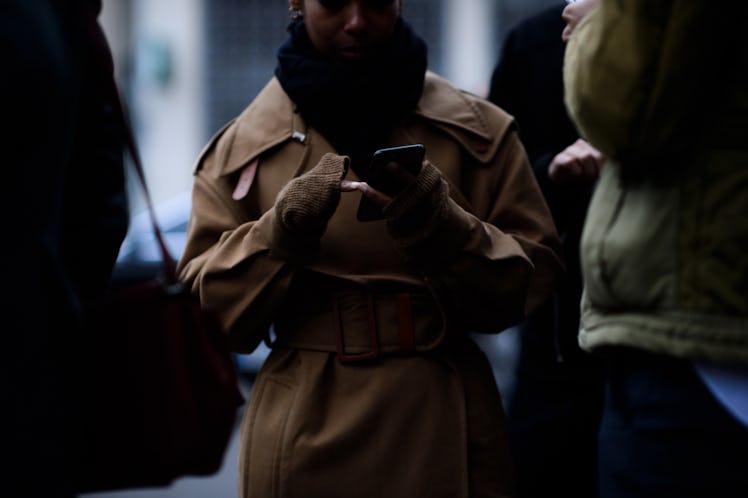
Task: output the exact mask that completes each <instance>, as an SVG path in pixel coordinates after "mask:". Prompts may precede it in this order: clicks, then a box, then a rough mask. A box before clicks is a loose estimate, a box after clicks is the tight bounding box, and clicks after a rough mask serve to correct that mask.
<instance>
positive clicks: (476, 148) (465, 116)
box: [206, 71, 511, 176]
mask: <svg viewBox="0 0 748 498" xmlns="http://www.w3.org/2000/svg"><path fill="white" fill-rule="evenodd" d="M476 99H478V98H477V97H475V96H473V97H469V96H468V95H467V94H465V93H464V92H462V91H460V90H458V89H456V88H455V87H453V86H452V85H451V84H449V83H448V82H447V81H446V80H445V79H444V78H442V77H440V76H438V75H436V74H434V73H432V72H430V71H429V72H427V73H426V79H425V83H424V91H423V96H422V97H421V100H420V101H419V103H418V106H417V108H416V110H415V114H416V116H419V117H422V118H424V119H426V120H427V121H430V122H432V124H433V125H434V126H436V127H438V128H441V129H442V130H443V131H445V132H447V133H448V134H449V135H451V136H452V137H453V138H455V139H456V140H457V141H458V142H460V143H462V144H463V146H464V147H465V148H466V149H467V150H468V151H469V152H470V153H471V154H472V155H473V156H474V157H475V158H476V159H478V160H479V161H481V162H483V163H487V162H488V161H490V159H491V158H492V157H493V154H494V153H495V152H496V149H497V147H498V144H499V142H500V140H501V137H502V136H503V135H504V132H505V131H506V129H507V128H508V127H509V124H510V123H511V119H510V118H507V119H504V120H503V121H505V122H506V124H505V125H504V126H503V127H500V129H499V133H497V127H496V126H495V123H494V125H493V126H489V120H490V119H494V120H495V119H496V118H495V117H492V118H491V117H489V116H488V115H487V114H486V113H485V110H484V109H482V108H481V106H480V105H476ZM483 105H487V104H486V103H483ZM489 105H490V104H489ZM490 130H493V133H491V132H490ZM307 132H308V130H307V124H306V123H305V122H304V119H303V118H302V117H301V115H300V114H299V113H298V112H296V110H295V106H294V103H293V102H292V101H291V99H289V98H288V96H287V95H286V93H285V92H284V91H283V88H282V87H281V85H280V83H279V82H278V80H277V79H276V78H275V77H273V78H272V79H271V80H270V81H269V82H268V84H267V85H266V86H265V88H263V89H262V91H261V92H260V93H259V94H258V95H257V97H256V98H255V100H254V101H253V102H252V104H250V105H249V107H247V108H246V109H245V110H244V111H243V112H242V113H241V114H240V115H239V116H238V117H237V118H236V119H234V120H233V121H232V122H230V123H229V124H227V125H226V126H225V127H224V128H223V129H221V130H220V131H219V132H218V133H217V134H216V135H215V136H214V138H213V139H212V140H211V142H210V143H209V144H208V146H207V147H206V149H209V148H212V147H215V149H216V155H217V160H218V164H219V165H220V167H219V171H218V176H224V175H228V174H231V173H233V172H235V171H238V170H239V169H240V168H242V167H244V166H246V165H247V164H249V163H251V162H252V161H253V160H254V159H256V158H257V157H258V156H260V154H262V153H263V152H266V151H267V150H270V149H272V148H273V147H276V146H278V145H280V144H282V143H284V142H286V141H289V140H296V141H298V142H301V143H305V141H306V137H307Z"/></svg>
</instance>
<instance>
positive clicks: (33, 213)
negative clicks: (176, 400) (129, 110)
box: [0, 0, 128, 497]
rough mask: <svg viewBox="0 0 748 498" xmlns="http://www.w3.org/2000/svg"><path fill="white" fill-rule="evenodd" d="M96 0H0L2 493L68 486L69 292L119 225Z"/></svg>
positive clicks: (108, 250)
mask: <svg viewBox="0 0 748 498" xmlns="http://www.w3.org/2000/svg"><path fill="white" fill-rule="evenodd" d="M98 8H100V5H98V2H86V1H83V0H81V1H80V2H78V1H62V0H60V1H54V0H40V1H34V2H29V1H27V0H17V1H3V2H1V3H0V47H2V49H1V50H2V65H3V70H2V72H3V76H2V77H1V78H0V98H1V99H2V109H3V117H4V121H5V126H4V131H3V133H2V134H0V144H1V147H2V150H3V163H2V164H3V181H2V186H1V187H0V189H1V191H0V213H2V216H3V232H4V234H5V236H4V238H3V243H2V244H0V248H1V249H0V251H2V252H1V253H0V265H1V266H0V275H2V278H3V289H4V291H3V296H2V299H0V316H2V320H3V322H2V325H0V328H2V332H3V341H4V343H3V348H2V349H3V351H4V354H3V359H2V362H1V363H2V365H3V369H4V370H3V378H4V379H6V380H7V379H11V382H12V385H10V386H3V388H2V391H3V407H4V412H5V415H8V416H9V418H10V422H9V423H8V424H3V430H4V431H7V434H5V433H4V435H3V437H2V440H3V450H4V453H5V454H6V455H7V456H8V457H9V458H8V462H9V465H10V467H6V468H5V469H4V475H5V476H8V478H7V479H4V483H3V488H4V492H5V493H7V494H8V495H9V496H11V495H12V496H48V497H57V496H72V494H73V490H72V488H73V484H72V483H71V477H72V475H73V474H72V472H71V465H72V463H73V460H74V457H73V454H74V451H73V441H72V437H71V425H72V422H73V420H75V418H76V417H75V414H74V408H75V405H74V403H72V402H71V385H70V369H71V366H72V365H74V364H75V360H74V353H75V351H76V339H77V336H78V333H79V331H80V330H81V320H82V316H81V303H80V298H81V296H82V295H85V294H90V293H93V292H96V291H97V290H100V289H101V288H102V287H104V286H105V285H106V283H107V282H108V279H109V275H110V272H111V270H112V266H113V264H114V261H115V258H116V256H117V252H118V249H119V245H120V243H121V242H122V239H123V238H124V235H125V231H126V228H127V219H128V216H127V207H126V200H125V193H124V172H123V163H122V146H121V144H122V140H121V133H120V128H119V127H118V122H117V121H116V119H115V117H114V114H113V112H112V107H111V105H109V104H107V103H106V102H105V100H104V94H103V93H102V92H103V91H104V88H105V86H104V85H103V84H102V81H107V79H108V80H109V81H110V82H111V78H112V74H111V68H110V67H109V68H107V67H101V66H100V65H99V64H98V62H95V61H93V60H92V59H91V56H90V49H91V43H92V41H91V40H90V39H88V37H87V36H88V31H86V29H84V28H82V26H84V23H83V17H82V13H83V12H84V9H93V13H92V15H94V16H95V15H96V13H97V12H98ZM6 369H7V370H6ZM4 420H5V419H4ZM40 466H43V468H44V471H43V474H44V475H43V476H42V477H40V474H39V472H40V468H42V467H40Z"/></svg>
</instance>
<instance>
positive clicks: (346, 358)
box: [332, 292, 379, 363]
mask: <svg viewBox="0 0 748 498" xmlns="http://www.w3.org/2000/svg"><path fill="white" fill-rule="evenodd" d="M346 294H348V295H350V294H355V292H335V293H333V295H332V316H333V320H334V321H335V335H336V343H335V346H336V349H337V353H338V360H339V361H340V362H341V363H352V362H356V361H365V360H374V359H376V358H377V357H378V356H379V336H378V335H377V324H376V319H375V315H374V296H373V295H372V294H371V292H362V293H361V294H363V295H365V296H366V300H367V303H366V304H367V311H368V314H369V320H368V322H369V324H368V325H369V351H367V352H365V353H358V354H352V353H346V352H345V340H344V339H343V334H344V333H345V330H343V321H342V320H341V317H340V304H339V302H338V301H339V299H340V297H341V296H344V295H346Z"/></svg>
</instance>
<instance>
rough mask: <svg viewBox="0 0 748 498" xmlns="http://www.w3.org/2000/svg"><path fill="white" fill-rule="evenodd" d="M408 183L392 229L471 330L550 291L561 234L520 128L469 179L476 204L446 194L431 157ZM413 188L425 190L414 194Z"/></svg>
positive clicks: (509, 317) (502, 321)
mask: <svg viewBox="0 0 748 498" xmlns="http://www.w3.org/2000/svg"><path fill="white" fill-rule="evenodd" d="M429 177H431V178H429ZM432 185H433V186H432ZM409 189H410V190H411V192H408V191H406V192H403V194H405V195H401V196H398V198H396V199H395V200H393V203H392V204H391V205H390V206H388V207H387V209H386V212H388V213H389V216H390V217H391V219H390V221H389V227H390V233H391V234H392V236H393V238H394V239H395V242H396V245H397V247H398V248H399V249H400V251H401V252H402V253H403V254H404V256H405V258H406V260H407V261H409V262H410V263H411V264H412V265H414V266H416V267H417V268H419V269H420V270H421V271H422V273H423V275H424V278H425V279H426V281H427V282H428V283H429V285H431V286H432V287H433V288H434V289H435V290H436V291H437V294H438V295H440V296H441V297H442V299H443V300H444V301H445V303H446V305H447V309H448V310H449V311H450V314H451V315H452V316H456V317H457V319H458V320H459V322H460V323H462V324H464V325H465V326H466V327H467V328H468V329H469V330H474V331H479V332H499V331H501V330H503V329H505V328H507V327H509V326H512V325H514V324H516V323H518V322H519V321H521V320H522V319H523V318H524V317H525V316H527V314H528V313H530V312H531V311H532V310H534V309H536V308H537V307H538V306H539V305H540V304H541V303H542V302H543V301H545V300H546V299H547V298H548V297H549V296H550V294H551V293H552V291H553V289H554V286H555V283H556V281H557V279H558V277H559V275H560V273H561V271H562V269H563V264H562V263H561V258H560V253H561V248H560V241H559V239H558V236H557V234H556V230H555V228H554V224H553V220H552V218H551V214H550V212H549V211H548V207H547V205H546V203H545V201H544V199H543V196H542V193H541V192H540V189H539V187H538V185H537V182H536V181H535V178H534V176H533V173H532V170H531V168H530V165H529V163H528V161H527V157H526V154H525V152H524V148H523V147H522V144H521V143H520V141H519V138H518V137H517V134H516V132H514V131H511V132H509V133H507V134H506V137H505V138H504V139H503V140H502V144H501V145H500V148H499V150H498V152H497V154H496V156H495V158H494V160H493V162H492V163H491V164H490V165H483V167H482V168H481V171H480V173H479V175H478V176H477V177H476V178H475V180H474V181H471V182H470V185H465V192H464V194H465V195H466V197H467V198H470V199H471V204H472V207H471V209H465V208H464V207H463V206H461V205H460V204H458V203H457V202H455V201H454V200H453V199H452V198H450V197H449V196H448V195H445V193H446V191H447V190H448V189H449V187H448V186H447V182H445V181H444V179H442V178H441V176H440V175H439V174H438V172H436V169H435V168H432V167H431V166H430V165H428V164H427V166H426V167H424V171H422V173H421V175H419V177H418V178H417V180H416V182H415V183H414V185H413V186H412V187H409ZM414 190H415V191H427V192H428V193H426V194H425V195H423V196H422V197H423V201H413V197H417V196H418V193H416V195H415V196H413V194H414V192H413V191H414ZM409 197H410V200H408V198H409ZM414 203H415V205H414ZM419 204H420V205H419Z"/></svg>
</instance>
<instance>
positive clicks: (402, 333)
mask: <svg viewBox="0 0 748 498" xmlns="http://www.w3.org/2000/svg"><path fill="white" fill-rule="evenodd" d="M395 310H396V314H397V331H398V337H399V339H400V350H401V351H402V352H404V353H410V352H414V351H415V350H416V338H415V331H414V330H413V301H412V300H411V298H410V294H409V293H407V292H401V293H398V294H395Z"/></svg>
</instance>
